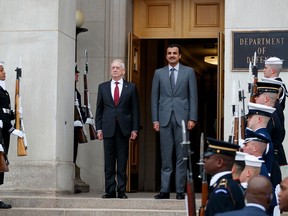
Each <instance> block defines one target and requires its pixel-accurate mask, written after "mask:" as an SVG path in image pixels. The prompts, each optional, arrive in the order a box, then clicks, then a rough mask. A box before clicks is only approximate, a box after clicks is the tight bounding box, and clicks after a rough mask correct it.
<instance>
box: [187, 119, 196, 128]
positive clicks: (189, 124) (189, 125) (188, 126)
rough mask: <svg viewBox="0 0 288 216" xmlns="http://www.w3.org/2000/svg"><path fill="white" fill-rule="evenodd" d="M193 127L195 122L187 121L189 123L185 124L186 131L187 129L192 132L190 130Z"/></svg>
mask: <svg viewBox="0 0 288 216" xmlns="http://www.w3.org/2000/svg"><path fill="white" fill-rule="evenodd" d="M195 125H196V122H195V121H192V120H189V121H188V122H187V129H188V130H192V129H193V128H194V127H195Z"/></svg>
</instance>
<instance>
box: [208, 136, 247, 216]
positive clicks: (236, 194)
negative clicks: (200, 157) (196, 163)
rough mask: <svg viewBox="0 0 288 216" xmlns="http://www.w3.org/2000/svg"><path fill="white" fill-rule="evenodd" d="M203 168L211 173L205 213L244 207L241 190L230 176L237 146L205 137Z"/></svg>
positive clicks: (213, 213)
mask: <svg viewBox="0 0 288 216" xmlns="http://www.w3.org/2000/svg"><path fill="white" fill-rule="evenodd" d="M207 142H208V148H207V151H206V152H205V153H204V163H205V164H204V168H205V171H206V173H207V174H208V175H211V176H212V178H211V181H210V187H209V197H208V202H207V205H206V210H205V215H206V216H212V215H215V214H216V213H220V212H227V211H232V210H236V209H241V208H243V207H244V205H245V204H244V197H243V192H242V190H241V188H240V186H239V184H238V183H237V182H236V181H234V180H233V178H232V173H231V170H232V166H233V164H234V161H235V155H236V151H237V150H238V148H239V146H238V145H235V144H231V143H228V142H224V141H219V140H216V139H213V138H207Z"/></svg>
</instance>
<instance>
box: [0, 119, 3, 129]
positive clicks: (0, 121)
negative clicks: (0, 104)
mask: <svg viewBox="0 0 288 216" xmlns="http://www.w3.org/2000/svg"><path fill="white" fill-rule="evenodd" d="M0 128H3V121H2V120H0Z"/></svg>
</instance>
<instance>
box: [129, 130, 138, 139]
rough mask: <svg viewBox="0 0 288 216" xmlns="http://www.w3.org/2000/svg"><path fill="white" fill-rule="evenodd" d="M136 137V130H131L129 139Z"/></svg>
mask: <svg viewBox="0 0 288 216" xmlns="http://www.w3.org/2000/svg"><path fill="white" fill-rule="evenodd" d="M136 138H137V131H132V132H131V136H130V139H131V140H135V139H136Z"/></svg>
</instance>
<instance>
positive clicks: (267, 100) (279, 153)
mask: <svg viewBox="0 0 288 216" xmlns="http://www.w3.org/2000/svg"><path fill="white" fill-rule="evenodd" d="M264 80H265V82H264V81H263V82H257V94H256V97H255V101H256V103H257V104H263V105H266V106H270V107H274V108H275V109H276V111H275V112H274V113H273V114H272V115H271V119H270V121H269V122H268V125H267V129H268V131H269V133H270V135H271V140H272V143H273V145H274V151H275V157H276V160H277V161H278V163H279V165H287V160H286V155H285V151H284V148H283V145H282V143H283V141H284V138H285V126H284V114H283V110H282V108H281V105H280V104H279V100H278V96H279V89H281V85H282V84H283V82H280V81H277V80H272V79H264ZM281 83H282V84H281Z"/></svg>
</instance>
